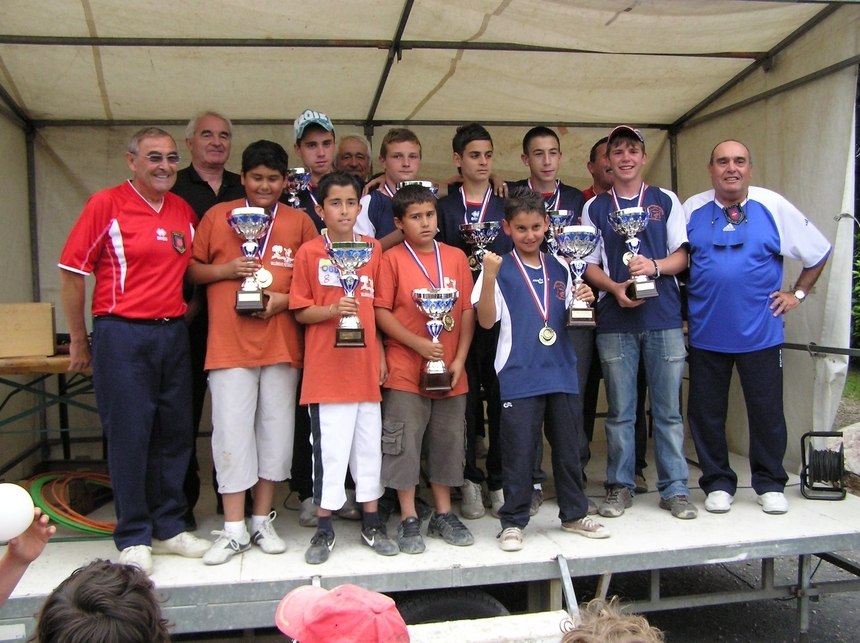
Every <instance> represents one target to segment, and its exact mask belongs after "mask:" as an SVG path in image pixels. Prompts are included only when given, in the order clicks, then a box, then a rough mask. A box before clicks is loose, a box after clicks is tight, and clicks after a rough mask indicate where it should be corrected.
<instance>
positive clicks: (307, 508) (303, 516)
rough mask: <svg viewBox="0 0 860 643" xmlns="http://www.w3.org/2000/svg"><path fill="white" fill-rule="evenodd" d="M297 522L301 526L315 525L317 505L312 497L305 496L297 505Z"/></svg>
mask: <svg viewBox="0 0 860 643" xmlns="http://www.w3.org/2000/svg"><path fill="white" fill-rule="evenodd" d="M299 524H300V525H301V526H302V527H316V526H317V506H316V505H315V504H314V499H313V498H305V499H304V500H302V504H301V507H299Z"/></svg>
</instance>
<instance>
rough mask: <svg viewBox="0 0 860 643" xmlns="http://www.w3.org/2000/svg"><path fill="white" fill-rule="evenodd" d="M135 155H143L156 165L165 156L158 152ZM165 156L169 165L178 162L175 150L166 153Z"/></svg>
mask: <svg viewBox="0 0 860 643" xmlns="http://www.w3.org/2000/svg"><path fill="white" fill-rule="evenodd" d="M137 156H143V158H145V159H146V160H147V161H149V162H150V163H152V164H153V165H158V164H159V163H161V162H162V161H163V160H164V159H165V156H164V155H163V154H159V153H158V152H150V153H149V154H138V155H137ZM166 158H167V162H168V163H170V164H171V165H176V164H177V163H179V154H177V153H176V152H171V153H170V154H168V155H167V157H166Z"/></svg>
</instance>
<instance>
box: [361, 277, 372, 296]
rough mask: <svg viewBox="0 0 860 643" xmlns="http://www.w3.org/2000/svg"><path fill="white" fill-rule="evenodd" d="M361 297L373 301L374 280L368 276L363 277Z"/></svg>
mask: <svg viewBox="0 0 860 643" xmlns="http://www.w3.org/2000/svg"><path fill="white" fill-rule="evenodd" d="M360 279H361V289H360V292H361V296H362V297H370V298H371V299H373V294H374V289H373V279H371V278H370V277H368V276H367V275H361V278H360Z"/></svg>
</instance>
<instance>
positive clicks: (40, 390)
mask: <svg viewBox="0 0 860 643" xmlns="http://www.w3.org/2000/svg"><path fill="white" fill-rule="evenodd" d="M69 363H70V357H69V355H52V356H50V357H6V358H0V375H24V376H26V375H35V376H36V377H34V378H33V379H31V380H29V381H27V382H18V381H15V380H11V379H7V378H5V377H0V385H3V386H8V387H9V388H11V389H12V391H11V392H10V393H9V394H8V395H6V397H5V398H3V401H2V402H0V411H2V410H3V407H5V406H6V404H7V403H8V402H9V400H10V399H11V398H12V397H13V396H14V395H16V394H18V393H21V392H25V393H31V394H33V395H35V396H36V403H35V404H34V405H33V406H31V407H29V408H26V409H24V410H23V411H21V412H19V413H15V414H14V415H11V416H9V417H0V429H2V428H3V427H5V426H8V425H10V424H12V423H14V422H17V421H18V420H21V419H23V418H25V417H28V416H30V415H33V414H34V413H41V412H42V411H45V410H46V409H49V408H51V407H53V406H57V407H58V412H59V418H60V442H61V443H62V445H63V458H65V459H66V460H68V459H71V457H72V453H71V438H70V435H69V408H68V407H69V406H74V407H77V408H80V409H84V410H85V411H90V412H91V413H98V410H97V409H96V407H95V406H94V405H93V404H91V403H87V402H84V401H82V400H79V399H76V398H79V397H80V396H82V395H89V394H91V393H92V392H93V390H94V389H93V380H92V375H91V371H78V372H73V373H69V370H68V369H69ZM54 375H56V377H57V393H56V394H55V393H51V392H50V391H47V390H45V387H44V384H43V383H44V381H45V380H47V379H48V378H50V377H52V376H54ZM40 430H41V431H42V433H43V440H42V441H41V445H40V447H37V448H41V447H47V429H46V427H44V426H43V427H42V428H41V429H40ZM0 435H2V432H0ZM31 452H32V451H29V452H27V453H26V454H22V455H20V456H19V457H17V458H13V459H12V460H10V461H9V462H7V463H5V465H3V463H0V465H2V469H0V475H2V473H4V471H5V470H8V469H9V468H11V467H13V466H15V464H17V462H20V461H21V459H23V458H24V457H27V456H28V455H29V454H30V453H31Z"/></svg>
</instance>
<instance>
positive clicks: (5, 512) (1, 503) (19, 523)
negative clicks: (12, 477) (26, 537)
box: [0, 482, 34, 541]
mask: <svg viewBox="0 0 860 643" xmlns="http://www.w3.org/2000/svg"><path fill="white" fill-rule="evenodd" d="M33 509H34V507H33V499H32V498H31V497H30V494H29V493H28V492H27V490H26V489H24V488H23V487H19V486H18V485H16V484H10V483H8V482H6V483H3V484H0V541H7V540H11V539H12V538H15V537H16V536H20V535H21V534H23V533H24V532H25V531H27V527H29V526H30V523H32V522H33Z"/></svg>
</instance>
